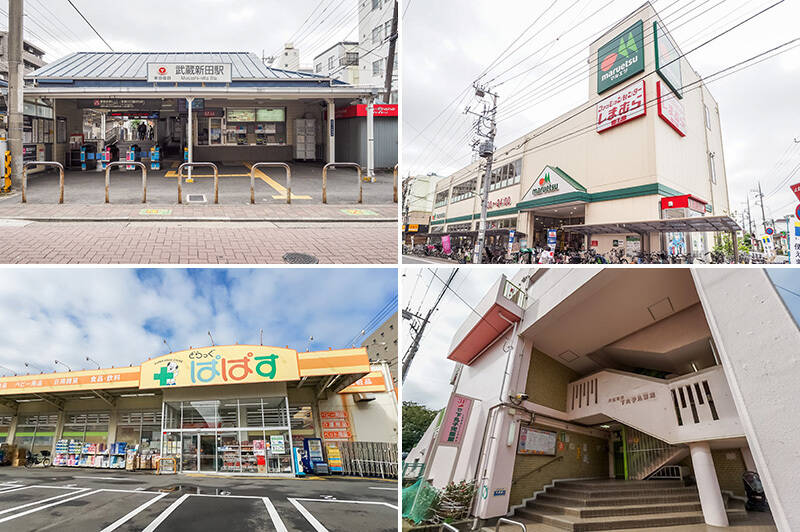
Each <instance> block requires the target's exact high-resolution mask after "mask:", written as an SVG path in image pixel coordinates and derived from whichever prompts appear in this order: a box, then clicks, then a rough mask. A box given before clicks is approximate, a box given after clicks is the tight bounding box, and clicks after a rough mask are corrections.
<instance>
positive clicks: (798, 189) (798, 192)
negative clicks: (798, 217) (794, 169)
mask: <svg viewBox="0 0 800 532" xmlns="http://www.w3.org/2000/svg"><path fill="white" fill-rule="evenodd" d="M792 192H794V195H795V196H797V199H799V200H800V183H795V184H794V185H792Z"/></svg>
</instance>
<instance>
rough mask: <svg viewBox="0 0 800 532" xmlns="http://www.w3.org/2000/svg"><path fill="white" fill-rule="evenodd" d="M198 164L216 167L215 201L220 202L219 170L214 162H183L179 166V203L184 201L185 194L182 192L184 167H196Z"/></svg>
mask: <svg viewBox="0 0 800 532" xmlns="http://www.w3.org/2000/svg"><path fill="white" fill-rule="evenodd" d="M196 166H204V167H208V168H213V169H214V203H219V170H218V169H217V165H216V164H214V163H182V164H181V165H180V166H179V167H178V203H183V194H182V193H181V178H182V177H183V169H184V168H194V167H196Z"/></svg>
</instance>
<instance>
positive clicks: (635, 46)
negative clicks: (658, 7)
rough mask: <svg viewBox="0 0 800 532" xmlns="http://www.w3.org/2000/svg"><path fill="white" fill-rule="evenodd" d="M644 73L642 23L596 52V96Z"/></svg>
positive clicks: (638, 22) (636, 24)
mask: <svg viewBox="0 0 800 532" xmlns="http://www.w3.org/2000/svg"><path fill="white" fill-rule="evenodd" d="M640 72H644V22H643V21H641V20H638V21H636V22H635V23H634V24H633V25H632V26H631V27H629V28H628V29H626V30H625V31H623V32H622V33H620V34H619V35H617V36H616V37H614V38H613V39H611V40H610V41H608V42H607V43H605V44H604V45H603V46H601V47H600V48H599V49H598V50H597V94H601V93H603V92H605V91H607V90H608V89H610V88H611V87H613V86H615V85H619V84H620V83H622V82H623V81H625V80H626V79H629V78H631V77H633V76H635V75H636V74H638V73H640Z"/></svg>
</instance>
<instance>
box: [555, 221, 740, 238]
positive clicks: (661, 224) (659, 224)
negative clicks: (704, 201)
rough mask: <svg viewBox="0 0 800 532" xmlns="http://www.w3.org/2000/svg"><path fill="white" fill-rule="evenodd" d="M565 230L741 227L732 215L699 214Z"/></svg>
mask: <svg viewBox="0 0 800 532" xmlns="http://www.w3.org/2000/svg"><path fill="white" fill-rule="evenodd" d="M562 229H563V230H564V231H569V232H571V233H580V234H584V235H603V234H613V235H618V234H626V233H637V234H643V233H705V232H717V231H718V232H726V233H732V232H734V231H740V230H741V227H739V224H737V223H736V221H735V220H734V219H733V218H731V217H730V216H697V217H694V218H669V219H664V220H652V221H648V222H618V223H605V224H578V225H565V226H563V227H562Z"/></svg>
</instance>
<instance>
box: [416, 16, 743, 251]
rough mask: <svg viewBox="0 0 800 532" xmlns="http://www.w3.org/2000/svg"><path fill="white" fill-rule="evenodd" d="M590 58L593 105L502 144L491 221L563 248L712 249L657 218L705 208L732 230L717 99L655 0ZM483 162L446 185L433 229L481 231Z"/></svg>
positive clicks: (531, 241)
mask: <svg viewBox="0 0 800 532" xmlns="http://www.w3.org/2000/svg"><path fill="white" fill-rule="evenodd" d="M620 43H622V46H621V45H620ZM623 52H624V54H623ZM588 59H589V63H590V74H591V75H590V76H589V78H588V79H589V81H588V100H587V102H586V103H584V104H582V105H581V106H579V107H578V108H576V109H572V110H570V111H569V112H567V113H565V114H564V115H562V116H559V117H556V118H554V119H553V120H552V121H550V122H548V123H546V124H544V125H543V126H541V127H539V128H537V129H536V130H534V131H531V132H530V133H528V134H526V135H524V136H523V137H520V138H518V139H515V140H514V141H513V142H510V143H508V144H506V145H504V146H500V147H498V148H497V149H496V150H495V152H494V165H493V169H492V175H491V176H490V184H489V201H488V228H489V229H493V228H506V229H515V230H516V231H517V233H518V235H519V236H520V237H521V244H527V245H528V246H534V245H544V244H545V243H546V242H547V237H548V230H556V231H557V234H558V237H557V238H558V249H564V248H575V249H587V248H592V249H595V250H597V251H598V252H601V253H605V252H607V251H609V250H612V249H615V248H624V249H625V250H626V252H627V254H628V255H632V254H633V253H635V252H636V251H637V250H643V251H644V250H647V251H665V252H670V253H672V254H693V255H702V254H703V253H705V252H706V251H708V250H710V249H711V248H712V247H713V245H714V242H713V240H714V238H713V234H712V233H708V232H678V233H674V234H673V233H670V232H668V231H666V230H658V229H653V227H657V226H659V224H662V225H663V224H664V223H665V222H664V220H667V219H675V218H681V219H682V218H694V217H701V216H702V217H705V218H707V219H708V220H712V219H714V218H715V217H722V218H721V220H723V221H725V222H726V223H727V226H726V227H725V229H718V230H727V231H730V230H731V229H732V228H733V224H731V223H729V222H727V220H728V219H729V218H728V217H729V214H730V207H729V202H728V187H727V179H726V173H725V160H724V154H723V146H722V134H721V127H720V114H719V113H720V111H719V107H718V105H717V102H716V101H715V100H714V98H713V96H712V95H711V93H710V92H709V91H708V89H707V88H706V86H705V85H704V84H703V83H702V81H701V78H700V76H699V74H698V73H697V72H695V71H694V69H693V68H692V66H691V65H690V64H689V62H688V61H687V60H686V58H685V57H683V56H682V52H681V51H680V49H679V48H678V46H677V43H675V42H674V40H673V39H672V38H671V36H670V35H669V32H668V28H666V27H665V25H664V23H663V21H662V20H661V18H660V17H659V15H658V13H657V12H656V11H655V10H654V8H653V7H652V5H651V4H650V3H649V2H648V3H646V4H644V5H643V6H642V7H641V8H639V9H638V10H637V11H635V12H634V13H632V14H631V15H629V16H627V17H625V18H624V19H623V20H621V21H620V22H619V23H618V24H617V25H616V26H615V27H613V28H612V29H611V30H610V31H608V32H607V33H606V34H605V35H603V36H602V37H600V38H599V39H598V40H596V41H595V42H594V43H592V44H591V45H590V47H589V51H588ZM500 108H501V109H502V94H501V98H500ZM481 164H482V161H479V162H475V163H472V164H470V165H469V166H467V167H466V168H463V169H462V170H459V171H457V172H455V173H454V174H452V175H451V176H449V177H448V178H446V179H443V180H442V181H440V182H439V184H438V185H437V187H436V198H435V204H434V211H433V220H432V232H434V233H442V234H445V233H453V232H463V231H475V230H477V229H478V224H479V218H480V212H481V198H480V195H481V191H482V180H483V171H482V169H481V168H480V167H479V166H480V165H481ZM641 222H655V223H650V224H649V226H647V224H642V223H641ZM691 223H693V222H690V224H691ZM709 223H710V222H709ZM629 224H634V225H629ZM636 224H638V225H636ZM723 225H724V224H723ZM520 233H521V235H520ZM523 235H524V236H523ZM523 247H524V246H523Z"/></svg>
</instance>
